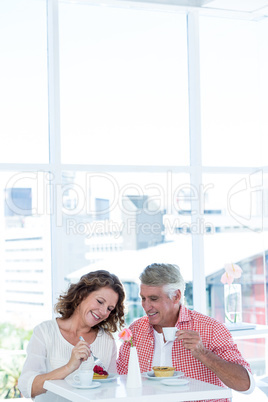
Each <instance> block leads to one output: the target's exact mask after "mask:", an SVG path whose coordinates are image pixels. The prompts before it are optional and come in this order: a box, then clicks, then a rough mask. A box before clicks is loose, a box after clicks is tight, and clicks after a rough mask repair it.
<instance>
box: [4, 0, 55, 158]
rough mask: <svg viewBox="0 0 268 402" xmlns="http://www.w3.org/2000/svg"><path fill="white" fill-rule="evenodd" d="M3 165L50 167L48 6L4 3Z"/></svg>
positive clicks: (11, 0)
mask: <svg viewBox="0 0 268 402" xmlns="http://www.w3.org/2000/svg"><path fill="white" fill-rule="evenodd" d="M0 37H1V41H0V71H1V77H2V79H1V91H0V109H1V119H0V132H1V134H2V142H1V146H0V160H1V162H13V163H14V162H15V163H20V162H29V163H35V162H40V163H43V162H48V115H47V113H48V109H47V42H46V37H47V33H46V2H45V1H36V0H24V1H21V0H9V1H1V3H0Z"/></svg>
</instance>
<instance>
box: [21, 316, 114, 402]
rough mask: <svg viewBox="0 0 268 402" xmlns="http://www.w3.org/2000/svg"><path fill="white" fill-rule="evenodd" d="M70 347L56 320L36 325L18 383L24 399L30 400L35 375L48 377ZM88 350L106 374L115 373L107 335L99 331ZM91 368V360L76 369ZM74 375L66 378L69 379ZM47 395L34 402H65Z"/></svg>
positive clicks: (65, 358)
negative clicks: (95, 357)
mask: <svg viewBox="0 0 268 402" xmlns="http://www.w3.org/2000/svg"><path fill="white" fill-rule="evenodd" d="M73 347H74V346H73V345H72V344H71V343H69V342H68V341H67V340H66V339H65V338H64V337H63V336H62V334H61V332H60V329H59V326H58V324H57V320H56V319H54V320H49V321H44V322H42V323H41V324H39V325H37V326H36V327H35V328H34V330H33V335H32V337H31V340H30V342H29V345H28V347H27V358H26V361H25V363H24V366H23V369H22V372H21V376H20V378H19V382H18V387H19V389H20V391H21V393H22V395H23V396H24V397H25V398H30V397H31V389H32V383H33V380H34V378H35V377H36V376H37V375H39V374H45V373H48V372H50V371H52V370H55V369H57V368H59V367H62V366H64V365H65V364H66V363H68V361H69V360H70V357H71V353H72V349H73ZM91 349H92V352H93V353H94V355H95V356H97V357H98V358H99V359H100V360H101V362H102V363H103V366H104V367H105V369H106V370H107V371H108V372H109V373H116V357H117V348H116V343H115V340H114V338H113V336H112V335H111V334H109V333H107V332H105V331H104V330H103V329H100V330H99V332H98V334H97V337H96V339H95V341H94V342H93V343H92V344H91ZM93 364H94V363H93V359H92V358H89V359H88V360H87V361H86V362H83V363H82V364H81V366H80V367H81V368H82V367H83V369H85V368H87V367H88V368H89V367H92V366H93ZM76 371H77V370H76ZM76 371H74V373H76ZM74 373H72V374H70V375H69V376H68V377H71V376H73V375H74ZM49 394H50V393H49V392H47V393H46V394H42V395H39V396H37V397H36V398H35V401H36V402H41V401H52V400H53V402H58V401H62V402H63V401H66V399H65V398H61V397H58V398H55V395H53V397H52V395H51V394H50V396H49ZM51 397H52V399H51Z"/></svg>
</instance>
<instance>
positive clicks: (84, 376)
mask: <svg viewBox="0 0 268 402" xmlns="http://www.w3.org/2000/svg"><path fill="white" fill-rule="evenodd" d="M73 379H74V381H75V382H76V383H78V384H79V385H82V386H83V387H85V386H87V385H91V384H92V379H93V370H79V371H78V373H77V374H75V375H74V376H73Z"/></svg>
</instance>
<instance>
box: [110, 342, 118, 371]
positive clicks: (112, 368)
mask: <svg viewBox="0 0 268 402" xmlns="http://www.w3.org/2000/svg"><path fill="white" fill-rule="evenodd" d="M116 357H117V347H116V343H115V340H113V343H112V355H111V361H110V364H109V366H108V373H116Z"/></svg>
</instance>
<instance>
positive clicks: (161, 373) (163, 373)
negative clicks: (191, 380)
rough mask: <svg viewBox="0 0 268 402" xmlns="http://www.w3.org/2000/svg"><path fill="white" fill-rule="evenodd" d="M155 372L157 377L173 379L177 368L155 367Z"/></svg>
mask: <svg viewBox="0 0 268 402" xmlns="http://www.w3.org/2000/svg"><path fill="white" fill-rule="evenodd" d="M153 371H154V375H155V376H156V377H172V376H173V374H174V372H175V367H169V366H154V367H153Z"/></svg>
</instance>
